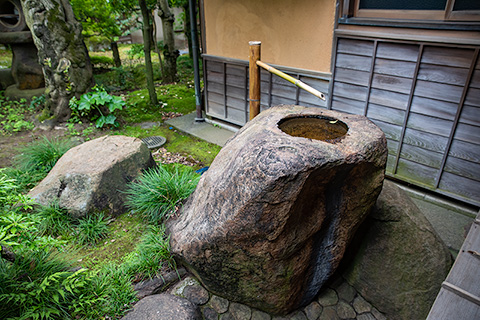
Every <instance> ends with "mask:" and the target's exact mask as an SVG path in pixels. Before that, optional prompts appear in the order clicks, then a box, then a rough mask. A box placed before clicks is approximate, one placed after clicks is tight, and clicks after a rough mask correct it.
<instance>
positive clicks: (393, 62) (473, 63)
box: [203, 35, 480, 206]
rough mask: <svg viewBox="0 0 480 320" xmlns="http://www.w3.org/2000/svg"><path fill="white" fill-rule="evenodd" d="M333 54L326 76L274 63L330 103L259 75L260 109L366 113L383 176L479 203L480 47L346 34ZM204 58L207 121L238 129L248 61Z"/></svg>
mask: <svg viewBox="0 0 480 320" xmlns="http://www.w3.org/2000/svg"><path fill="white" fill-rule="evenodd" d="M335 48H336V49H335V54H334V58H333V59H334V61H333V65H334V68H333V74H332V78H331V80H330V77H329V76H328V75H326V74H321V73H315V72H310V71H306V70H299V69H293V68H287V67H282V66H276V67H277V68H279V69H280V70H282V71H284V72H286V73H289V74H290V75H291V76H293V77H295V78H298V79H300V80H302V81H304V82H305V83H307V84H309V85H310V86H312V87H314V88H315V89H317V90H319V91H321V92H327V91H328V90H329V89H330V90H329V94H328V95H327V101H328V103H325V102H323V101H322V100H320V99H318V98H317V97H315V96H313V95H311V94H310V93H308V92H306V91H303V90H301V89H299V88H298V87H296V86H295V85H293V84H291V83H289V82H287V81H286V80H284V79H281V78H278V77H276V76H272V74H270V73H268V72H266V71H264V70H262V72H261V103H260V109H261V110H264V109H266V108H269V107H271V106H275V105H279V104H299V105H304V106H312V107H321V108H329V109H333V110H337V111H344V112H348V113H354V114H361V115H366V116H367V117H368V118H370V119H371V120H372V121H373V122H375V123H376V124H377V125H378V126H379V127H380V128H381V129H382V130H383V131H384V132H385V134H386V136H387V139H388V148H389V156H388V163H387V175H388V176H390V177H393V178H397V179H400V180H402V181H405V182H408V183H411V184H414V185H417V186H420V187H423V188H426V189H429V190H432V191H434V192H436V193H440V194H443V195H448V196H450V197H452V198H455V199H459V200H461V201H464V202H466V203H470V204H473V205H476V206H480V61H479V58H478V56H479V47H476V46H449V45H443V44H442V45H440V44H434V43H427V42H414V41H410V42H409V41H395V40H382V39H370V38H360V37H352V36H346V35H345V36H337V37H336V38H335ZM203 58H204V71H205V92H206V102H207V106H206V112H207V115H209V116H211V117H213V118H217V119H220V120H224V121H227V122H229V123H233V124H236V125H240V126H242V125H244V124H245V123H246V122H247V121H248V119H249V102H248V97H249V92H248V71H249V70H248V61H246V60H236V59H228V58H222V57H216V56H209V55H204V56H203ZM329 80H330V81H329ZM329 82H330V85H329Z"/></svg>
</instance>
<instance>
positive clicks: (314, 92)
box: [256, 61, 325, 100]
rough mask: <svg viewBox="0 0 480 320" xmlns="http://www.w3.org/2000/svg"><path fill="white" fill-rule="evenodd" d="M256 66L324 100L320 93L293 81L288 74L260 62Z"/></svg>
mask: <svg viewBox="0 0 480 320" xmlns="http://www.w3.org/2000/svg"><path fill="white" fill-rule="evenodd" d="M256 63H257V66H260V67H262V68H264V69H265V70H267V71H268V72H271V73H273V74H275V75H277V76H279V77H280V78H282V79H285V80H287V81H289V82H291V83H293V84H294V85H296V86H297V87H299V88H301V89H303V90H305V91H308V92H310V93H311V94H313V95H314V96H316V97H318V98H320V99H322V100H325V94H323V93H322V92H320V91H318V90H316V89H314V88H312V87H310V86H309V85H308V84H306V83H304V82H302V81H300V80H298V79H295V78H294V77H292V76H289V75H288V74H286V73H284V72H282V71H280V70H278V69H275V68H274V67H271V66H269V65H268V64H266V63H264V62H262V61H257V62H256Z"/></svg>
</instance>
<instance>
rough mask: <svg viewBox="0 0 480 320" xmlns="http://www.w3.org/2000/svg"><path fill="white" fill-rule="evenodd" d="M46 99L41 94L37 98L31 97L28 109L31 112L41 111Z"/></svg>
mask: <svg viewBox="0 0 480 320" xmlns="http://www.w3.org/2000/svg"><path fill="white" fill-rule="evenodd" d="M46 101H47V99H46V98H45V94H42V95H41V96H39V97H33V98H32V100H31V101H30V109H31V110H38V109H43V108H44V107H45V102H46Z"/></svg>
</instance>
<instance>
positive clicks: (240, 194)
mask: <svg viewBox="0 0 480 320" xmlns="http://www.w3.org/2000/svg"><path fill="white" fill-rule="evenodd" d="M386 156H387V148H386V140H385V136H384V134H383V133H382V132H381V130H380V129H378V128H377V127H376V126H375V125H374V124H373V123H372V122H370V121H369V120H368V119H367V118H365V117H363V116H356V115H349V114H345V113H339V112H334V111H329V110H324V109H319V108H305V107H301V106H282V107H274V108H271V109H269V110H267V111H264V112H262V113H261V114H260V115H259V116H257V117H256V118H255V119H254V120H253V121H251V122H249V123H248V124H247V125H246V126H244V127H243V128H242V129H241V130H240V131H239V132H238V133H237V134H236V135H235V137H233V138H232V139H231V140H230V141H229V142H227V144H226V146H225V147H224V148H223V149H222V150H221V151H220V153H219V154H218V156H217V157H216V158H215V160H214V162H213V163H212V165H211V166H210V169H209V170H208V171H207V172H206V173H205V174H204V175H203V176H202V178H201V180H200V182H199V184H198V186H197V189H196V191H195V192H194V194H193V195H192V196H191V197H190V199H189V200H188V201H187V203H186V204H185V206H184V211H183V214H182V215H181V217H180V218H179V219H178V220H177V221H174V222H171V224H170V225H169V230H170V233H171V247H172V252H173V253H174V254H175V255H176V256H177V257H178V258H179V259H180V260H181V261H183V263H184V265H186V266H187V268H189V269H190V270H191V271H192V272H193V273H194V274H195V275H196V276H197V278H199V279H200V281H201V282H202V283H203V284H204V285H205V287H206V288H207V289H209V290H210V291H212V292H214V293H216V294H217V295H220V296H223V297H226V298H228V299H230V300H234V301H238V302H242V303H244V304H248V305H250V306H253V307H256V308H259V309H261V310H264V311H267V312H272V313H276V314H286V313H288V312H289V311H292V310H294V309H296V308H298V307H300V306H302V305H306V304H307V303H309V302H310V301H311V300H312V299H313V298H314V297H315V296H316V294H317V293H318V290H319V289H320V287H321V286H322V285H323V284H324V283H325V282H326V281H327V280H328V278H329V277H330V276H331V275H332V274H333V272H334V271H335V269H336V267H337V266H338V264H339V262H340V260H341V259H342V256H343V253H344V251H345V248H346V246H347V244H348V243H349V241H350V239H351V237H352V235H353V233H354V232H355V229H356V228H357V226H358V225H359V224H360V223H361V222H362V221H363V219H364V217H365V216H366V214H367V213H368V211H369V209H370V208H371V206H372V205H373V204H374V203H375V200H376V198H377V196H378V193H379V192H380V190H381V187H382V182H383V178H384V169H385V162H386Z"/></svg>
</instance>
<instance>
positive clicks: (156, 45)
mask: <svg viewBox="0 0 480 320" xmlns="http://www.w3.org/2000/svg"><path fill="white" fill-rule="evenodd" d="M152 21H153V45H154V48H155V52H156V53H157V55H158V61H159V63H160V74H161V75H162V80H163V60H162V53H161V52H160V49H159V48H158V42H157V30H158V29H157V23H156V22H155V14H154V15H152Z"/></svg>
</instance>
